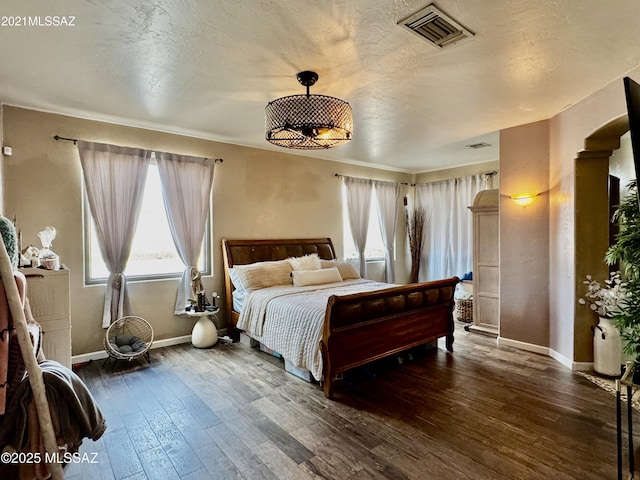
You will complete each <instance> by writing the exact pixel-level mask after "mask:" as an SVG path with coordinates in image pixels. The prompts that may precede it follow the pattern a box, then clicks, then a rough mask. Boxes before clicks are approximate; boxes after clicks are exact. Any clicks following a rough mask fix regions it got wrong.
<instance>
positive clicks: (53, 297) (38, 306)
mask: <svg viewBox="0 0 640 480" xmlns="http://www.w3.org/2000/svg"><path fill="white" fill-rule="evenodd" d="M20 271H21V272H22V273H23V274H24V275H25V277H27V297H28V298H29V303H30V305H31V313H33V317H34V319H35V320H36V321H37V322H38V323H39V324H40V325H41V326H42V332H43V338H42V350H43V351H44V355H45V357H47V359H48V360H55V361H57V362H59V363H61V364H62V365H64V366H65V367H68V368H71V317H70V315H69V270H43V269H41V268H24V269H21V270H20Z"/></svg>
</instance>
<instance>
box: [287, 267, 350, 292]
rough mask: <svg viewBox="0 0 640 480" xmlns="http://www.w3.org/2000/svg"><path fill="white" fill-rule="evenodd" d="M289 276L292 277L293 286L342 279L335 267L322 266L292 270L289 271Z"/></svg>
mask: <svg viewBox="0 0 640 480" xmlns="http://www.w3.org/2000/svg"><path fill="white" fill-rule="evenodd" d="M291 276H292V277H293V285H294V286H295V287H304V286H306V285H321V284H323V283H334V282H341V281H342V277H341V276H340V272H339V271H338V269H337V268H336V267H332V268H322V269H319V270H294V271H293V272H291Z"/></svg>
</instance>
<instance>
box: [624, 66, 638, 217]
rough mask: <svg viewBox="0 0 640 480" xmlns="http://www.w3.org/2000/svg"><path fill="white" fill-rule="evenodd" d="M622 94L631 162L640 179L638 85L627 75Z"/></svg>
mask: <svg viewBox="0 0 640 480" xmlns="http://www.w3.org/2000/svg"><path fill="white" fill-rule="evenodd" d="M624 94H625V97H626V98H627V114H628V115H629V133H630V134H631V150H632V151H633V164H634V166H635V171H636V181H637V180H638V179H640V85H638V84H637V83H636V82H634V81H633V80H631V79H630V78H629V77H624ZM636 191H637V192H638V205H639V208H640V189H636Z"/></svg>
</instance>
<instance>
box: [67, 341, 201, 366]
mask: <svg viewBox="0 0 640 480" xmlns="http://www.w3.org/2000/svg"><path fill="white" fill-rule="evenodd" d="M190 342H191V335H184V336H182V337H173V338H165V339H163V340H156V341H154V342H153V345H151V350H153V349H155V348H162V347H169V346H171V345H179V344H181V343H190ZM107 356H108V355H107V352H105V351H104V350H100V351H98V352H89V353H82V354H80V355H74V356H72V357H71V363H72V364H73V365H75V364H76V363H86V362H88V361H90V360H101V359H103V358H107Z"/></svg>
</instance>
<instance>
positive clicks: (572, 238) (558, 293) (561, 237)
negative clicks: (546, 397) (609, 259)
mask: <svg viewBox="0 0 640 480" xmlns="http://www.w3.org/2000/svg"><path fill="white" fill-rule="evenodd" d="M629 76H631V77H632V78H634V79H635V80H636V81H637V80H638V77H639V76H640V69H636V70H634V71H633V72H631V73H630V74H629ZM625 114H626V104H625V98H624V87H623V83H622V79H617V80H615V81H614V82H612V83H611V84H609V85H607V86H606V87H604V88H602V89H601V90H599V91H597V92H595V93H594V94H593V95H590V96H589V97H587V98H586V99H584V100H583V101H581V102H580V103H578V104H576V105H574V106H572V107H571V108H568V109H567V110H565V111H563V112H562V113H560V114H558V115H556V116H555V117H553V118H552V119H551V120H550V125H551V130H550V144H551V149H550V151H551V154H550V171H549V189H550V196H549V207H550V210H549V234H550V248H549V271H550V275H549V292H550V303H549V307H550V322H549V345H550V348H551V350H552V354H557V355H558V356H559V358H561V359H568V360H569V361H572V362H583V361H589V359H591V358H592V347H591V342H590V339H591V332H590V331H589V328H588V326H589V325H590V324H592V323H593V322H594V319H593V314H592V313H591V312H590V311H586V309H585V308H584V306H582V305H579V304H578V303H577V294H576V292H578V291H581V289H582V287H583V286H582V275H583V274H584V273H589V272H583V271H577V268H576V262H577V261H584V260H585V259H584V258H583V257H584V255H585V253H584V252H583V251H579V249H578V248H577V245H578V242H580V241H581V239H584V236H585V235H588V227H587V226H586V225H585V222H581V223H578V222H576V215H577V208H576V203H575V201H576V175H577V169H576V158H577V154H578V152H580V151H582V150H583V149H584V147H585V139H586V138H587V137H589V136H590V135H591V134H592V133H593V132H595V131H596V130H598V128H599V127H600V126H602V125H604V124H607V123H609V122H610V121H611V120H613V119H616V118H619V117H620V116H621V115H625ZM586 223H588V222H586ZM585 229H587V230H585ZM600 253H601V252H595V253H593V254H591V255H593V256H594V258H595V257H596V256H597V255H600ZM577 256H579V257H580V258H577ZM589 261H590V262H597V259H596V260H593V259H590V260H589ZM600 261H601V257H600ZM582 268H586V267H584V266H583V267H582ZM589 315H591V316H590V317H589Z"/></svg>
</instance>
